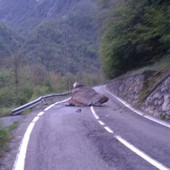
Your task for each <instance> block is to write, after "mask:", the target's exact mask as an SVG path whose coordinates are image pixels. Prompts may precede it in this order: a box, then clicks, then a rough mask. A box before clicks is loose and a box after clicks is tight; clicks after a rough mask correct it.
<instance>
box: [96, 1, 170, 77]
mask: <svg viewBox="0 0 170 170" xmlns="http://www.w3.org/2000/svg"><path fill="white" fill-rule="evenodd" d="M98 2H100V5H101V6H100V7H101V9H102V13H101V18H102V25H103V30H102V34H103V36H102V43H101V47H100V52H101V59H102V64H103V70H104V72H105V75H106V76H107V77H108V78H113V77H115V76H118V75H121V74H123V73H126V72H128V71H130V70H134V69H138V68H141V67H144V66H147V65H150V64H153V63H156V62H159V61H160V60H161V59H162V58H164V57H165V56H167V57H166V58H167V60H166V61H168V62H169V65H170V59H168V58H170V55H169V53H170V1H169V0H157V1H155V0H143V1H141V0H120V1H115V0H99V1H98ZM167 64H168V63H167Z"/></svg>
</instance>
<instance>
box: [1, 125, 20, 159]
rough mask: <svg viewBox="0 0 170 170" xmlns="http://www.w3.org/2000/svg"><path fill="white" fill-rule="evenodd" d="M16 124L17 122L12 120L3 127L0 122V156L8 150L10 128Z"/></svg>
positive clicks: (12, 128)
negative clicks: (8, 124)
mask: <svg viewBox="0 0 170 170" xmlns="http://www.w3.org/2000/svg"><path fill="white" fill-rule="evenodd" d="M17 125H18V122H14V123H13V124H11V125H10V126H8V127H3V125H2V124H1V123H0V158H1V157H2V156H3V154H4V153H5V152H7V151H9V142H10V140H11V139H12V130H14V129H15V128H16V127H17Z"/></svg>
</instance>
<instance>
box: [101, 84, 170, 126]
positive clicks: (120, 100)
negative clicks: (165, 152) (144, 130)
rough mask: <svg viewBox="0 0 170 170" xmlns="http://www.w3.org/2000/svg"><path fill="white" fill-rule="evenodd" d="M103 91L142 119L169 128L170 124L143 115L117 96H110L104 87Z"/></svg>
mask: <svg viewBox="0 0 170 170" xmlns="http://www.w3.org/2000/svg"><path fill="white" fill-rule="evenodd" d="M104 90H105V91H106V92H107V93H109V94H110V95H112V96H113V97H114V98H116V99H117V100H118V101H119V102H121V103H122V104H124V105H125V106H126V107H128V108H129V109H130V110H132V111H133V112H135V113H137V114H138V115H140V116H142V117H144V118H146V119H149V120H151V121H153V122H155V123H158V124H160V125H163V126H165V127H167V128H170V124H169V123H166V122H164V121H161V120H159V119H156V118H154V117H152V116H149V115H145V113H143V112H141V111H139V110H137V109H135V108H133V107H132V106H131V105H129V104H128V103H127V102H125V101H124V100H122V99H120V98H119V97H117V96H115V95H114V94H112V93H111V92H109V91H108V90H107V89H106V87H105V88H104Z"/></svg>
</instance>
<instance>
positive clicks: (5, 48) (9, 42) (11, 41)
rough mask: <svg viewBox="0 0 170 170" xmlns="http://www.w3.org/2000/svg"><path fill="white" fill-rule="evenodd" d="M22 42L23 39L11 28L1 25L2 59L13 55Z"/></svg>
mask: <svg viewBox="0 0 170 170" xmlns="http://www.w3.org/2000/svg"><path fill="white" fill-rule="evenodd" d="M22 42H23V38H22V37H21V36H19V35H18V34H17V33H16V32H14V31H13V30H12V29H11V28H10V27H9V26H7V25H5V24H0V59H1V57H5V56H9V55H11V54H12V53H13V52H14V51H15V50H16V49H18V48H19V45H20V44H21V43H22Z"/></svg>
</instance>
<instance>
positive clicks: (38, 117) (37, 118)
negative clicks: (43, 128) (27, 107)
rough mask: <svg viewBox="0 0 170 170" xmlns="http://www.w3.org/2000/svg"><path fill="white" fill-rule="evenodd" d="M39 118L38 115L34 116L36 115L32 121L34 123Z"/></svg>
mask: <svg viewBox="0 0 170 170" xmlns="http://www.w3.org/2000/svg"><path fill="white" fill-rule="evenodd" d="M39 118H40V117H39V116H36V117H35V118H34V119H33V120H32V123H36V122H37V121H38V119H39Z"/></svg>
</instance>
